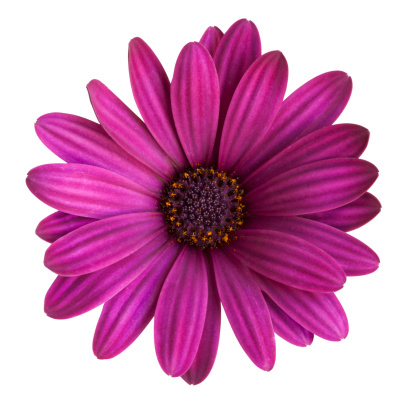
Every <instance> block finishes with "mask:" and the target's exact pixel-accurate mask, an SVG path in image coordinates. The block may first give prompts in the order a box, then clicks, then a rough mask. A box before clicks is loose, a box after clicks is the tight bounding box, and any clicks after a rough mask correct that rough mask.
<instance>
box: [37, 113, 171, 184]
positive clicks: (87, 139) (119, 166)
mask: <svg viewBox="0 0 414 414" xmlns="http://www.w3.org/2000/svg"><path fill="white" fill-rule="evenodd" d="M35 128H36V133H37V135H38V137H39V138H40V139H41V141H42V142H43V144H45V145H46V146H47V147H48V148H49V149H50V150H51V151H53V152H54V153H55V154H56V155H57V156H58V157H60V158H61V159H62V160H64V161H66V162H69V163H75V164H87V165H93V166H95V167H102V168H105V169H107V170H111V171H113V172H116V173H118V174H119V175H122V176H124V177H126V178H129V179H131V180H133V181H136V182H137V183H139V184H141V185H143V186H144V187H147V188H150V189H156V188H159V187H160V186H162V183H163V181H162V179H161V178H160V177H159V176H158V175H157V174H155V173H154V172H153V171H152V170H151V169H149V168H148V167H146V166H145V165H144V164H142V163H140V162H138V161H137V160H136V159H135V158H134V157H132V156H131V155H130V154H128V153H127V152H126V151H124V150H123V149H122V148H121V147H120V146H119V145H118V144H116V143H115V142H114V141H113V140H112V139H111V138H110V137H109V136H108V134H107V133H106V132H105V130H104V129H103V128H102V127H101V126H100V125H99V124H97V123H96V122H92V121H89V120H88V119H85V118H81V117H79V116H75V115H69V114H61V113H52V114H47V115H43V116H41V117H40V118H39V119H38V120H37V122H36V125H35Z"/></svg>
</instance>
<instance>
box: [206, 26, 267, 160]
mask: <svg viewBox="0 0 414 414" xmlns="http://www.w3.org/2000/svg"><path fill="white" fill-rule="evenodd" d="M261 53H262V48H261V43H260V36H259V32H258V30H257V27H256V26H255V24H254V23H253V22H251V21H248V20H246V19H241V20H238V21H237V22H235V23H234V24H233V25H232V26H231V27H230V28H229V29H228V30H227V32H226V33H225V34H224V36H223V38H222V39H221V41H220V44H219V45H218V48H217V50H216V53H215V55H214V63H215V64H216V68H217V75H218V78H219V83H220V117H219V123H218V129H217V140H216V143H215V147H214V158H215V159H217V157H218V152H219V148H220V136H221V131H222V129H223V125H224V120H225V118H226V114H227V109H228V108H229V105H230V102H231V98H232V96H233V93H234V91H235V90H236V87H237V85H238V83H239V82H240V79H241V78H242V77H243V75H244V73H245V72H246V70H247V69H248V68H249V66H250V65H251V64H252V63H253V62H254V61H255V60H256V59H257V58H258V57H259V56H260V55H261Z"/></svg>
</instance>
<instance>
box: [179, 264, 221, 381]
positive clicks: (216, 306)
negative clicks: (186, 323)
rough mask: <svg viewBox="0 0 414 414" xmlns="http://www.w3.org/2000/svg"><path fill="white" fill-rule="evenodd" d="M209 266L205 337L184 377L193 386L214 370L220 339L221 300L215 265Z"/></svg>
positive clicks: (203, 336)
mask: <svg viewBox="0 0 414 414" xmlns="http://www.w3.org/2000/svg"><path fill="white" fill-rule="evenodd" d="M208 265H209V268H208V302H207V312H206V320H205V322H204V328H203V335H202V336H201V340H200V345H199V346H198V351H197V354H196V356H195V358H194V361H193V363H192V364H191V367H190V369H189V370H188V371H187V372H186V373H185V374H184V375H183V376H182V378H183V379H184V381H186V382H187V383H188V384H192V385H197V384H200V383H201V382H203V381H204V380H205V379H206V378H207V376H208V374H209V373H210V371H211V369H212V368H213V365H214V361H215V359H216V355H217V349H218V344H219V338H220V322H221V305H220V298H219V296H218V292H217V287H216V282H215V279H214V269H213V265H212V263H210V262H209V263H208Z"/></svg>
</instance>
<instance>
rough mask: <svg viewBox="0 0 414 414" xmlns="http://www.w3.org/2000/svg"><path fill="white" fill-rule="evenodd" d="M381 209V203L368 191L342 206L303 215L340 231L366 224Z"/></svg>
mask: <svg viewBox="0 0 414 414" xmlns="http://www.w3.org/2000/svg"><path fill="white" fill-rule="evenodd" d="M380 211H381V203H380V202H379V201H378V199H377V198H376V197H374V196H373V195H372V194H370V193H365V194H363V195H362V196H361V197H359V198H357V199H356V200H354V201H352V202H351V203H348V204H346V205H344V206H342V207H338V208H335V209H333V210H328V211H322V212H319V213H313V214H306V215H304V216H303V217H305V218H308V219H311V220H317V221H320V222H321V223H325V224H328V225H329V226H332V227H336V228H337V229H339V230H342V231H351V230H355V229H357V228H359V227H362V226H363V225H364V224H367V223H368V222H369V221H371V220H372V219H373V218H374V217H376V216H377V215H378V214H379V212H380Z"/></svg>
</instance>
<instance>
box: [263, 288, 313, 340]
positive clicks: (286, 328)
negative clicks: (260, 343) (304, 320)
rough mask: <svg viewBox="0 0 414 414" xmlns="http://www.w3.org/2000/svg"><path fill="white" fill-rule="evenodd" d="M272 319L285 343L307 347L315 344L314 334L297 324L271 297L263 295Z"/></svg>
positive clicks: (274, 326)
mask: <svg viewBox="0 0 414 414" xmlns="http://www.w3.org/2000/svg"><path fill="white" fill-rule="evenodd" d="M263 296H264V298H265V301H266V304H267V307H268V309H269V313H270V318H271V319H272V324H273V330H274V331H275V333H276V334H277V335H279V336H280V337H281V338H283V339H284V340H285V341H288V342H290V343H291V344H293V345H296V346H307V345H310V344H311V343H312V342H313V333H312V332H309V331H308V330H307V329H305V328H303V327H302V326H301V325H299V324H298V323H297V322H295V321H294V320H293V319H292V318H291V317H290V316H289V315H288V314H287V313H286V312H285V311H284V310H282V309H281V308H280V307H279V306H277V305H276V303H274V302H273V301H272V300H271V299H270V298H269V296H267V295H266V294H265V293H264V294H263Z"/></svg>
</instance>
